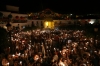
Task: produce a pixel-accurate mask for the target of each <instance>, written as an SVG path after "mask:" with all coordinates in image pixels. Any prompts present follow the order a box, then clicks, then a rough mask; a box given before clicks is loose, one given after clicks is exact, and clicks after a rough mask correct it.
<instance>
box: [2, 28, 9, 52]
mask: <svg viewBox="0 0 100 66" xmlns="http://www.w3.org/2000/svg"><path fill="white" fill-rule="evenodd" d="M0 34H1V35H0V53H2V52H4V49H5V48H6V47H8V46H9V44H8V39H7V31H6V29H4V28H2V27H0Z"/></svg>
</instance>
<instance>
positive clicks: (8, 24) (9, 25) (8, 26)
mask: <svg viewBox="0 0 100 66" xmlns="http://www.w3.org/2000/svg"><path fill="white" fill-rule="evenodd" d="M6 27H7V31H8V35H9V36H8V37H9V40H10V47H11V44H12V43H11V24H10V23H9V22H8V23H7V24H6Z"/></svg>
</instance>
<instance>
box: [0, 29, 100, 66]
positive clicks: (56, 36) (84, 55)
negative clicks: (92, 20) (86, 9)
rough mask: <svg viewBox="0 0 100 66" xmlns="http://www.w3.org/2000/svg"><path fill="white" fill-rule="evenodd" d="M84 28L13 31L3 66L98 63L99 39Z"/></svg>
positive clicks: (91, 65)
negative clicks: (88, 33) (87, 33)
mask: <svg viewBox="0 0 100 66" xmlns="http://www.w3.org/2000/svg"><path fill="white" fill-rule="evenodd" d="M85 35H86V33H85V31H84V30H40V29H37V30H32V31H27V32H23V31H19V32H17V33H16V32H14V31H12V34H11V39H9V38H8V41H9V42H11V43H10V44H11V45H10V46H9V47H7V48H6V49H4V50H5V52H4V53H2V54H1V55H0V56H1V57H2V59H1V65H2V66H100V49H99V48H100V45H99V44H100V41H99V39H96V38H94V37H86V36H85Z"/></svg>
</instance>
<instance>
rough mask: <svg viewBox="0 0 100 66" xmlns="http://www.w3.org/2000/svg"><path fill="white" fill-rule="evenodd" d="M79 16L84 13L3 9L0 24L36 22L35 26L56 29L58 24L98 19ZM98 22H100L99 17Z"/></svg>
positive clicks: (82, 23) (20, 25)
mask: <svg viewBox="0 0 100 66" xmlns="http://www.w3.org/2000/svg"><path fill="white" fill-rule="evenodd" d="M79 17H82V15H73V14H59V13H56V12H53V11H51V10H50V9H45V10H43V11H41V12H38V13H29V14H18V13H11V12H3V11H1V12H0V26H2V27H5V25H6V24H7V22H8V21H10V23H11V25H12V27H14V26H15V27H17V26H19V27H20V28H25V26H30V27H31V26H32V24H34V26H38V27H43V28H51V29H54V28H55V27H58V26H67V25H73V24H81V25H84V24H86V23H90V24H93V23H94V22H95V21H96V19H90V18H85V19H83V18H79ZM9 19H10V20H9ZM98 22H100V21H99V19H98Z"/></svg>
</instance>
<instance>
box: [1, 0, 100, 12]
mask: <svg viewBox="0 0 100 66" xmlns="http://www.w3.org/2000/svg"><path fill="white" fill-rule="evenodd" d="M0 1H1V2H0V5H1V6H3V5H6V4H7V5H14V6H19V7H20V13H26V12H39V11H42V10H44V9H46V8H49V9H51V10H52V11H54V12H58V13H99V11H100V9H99V7H100V5H99V2H98V1H96V0H94V1H92V0H88V1H87V0H0ZM2 9H3V8H1V10H2Z"/></svg>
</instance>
